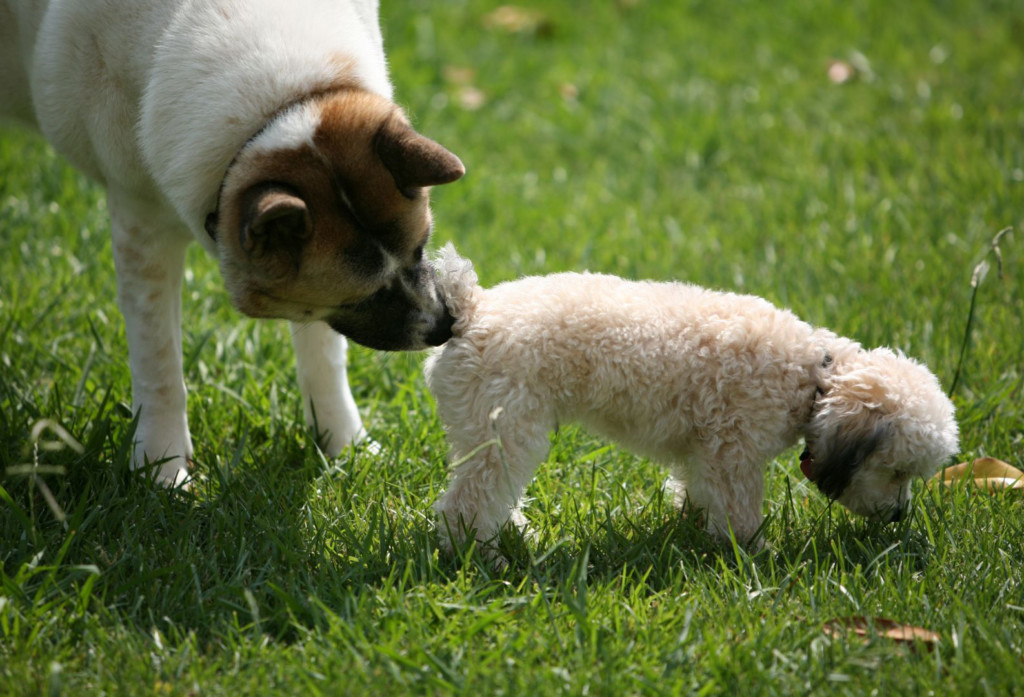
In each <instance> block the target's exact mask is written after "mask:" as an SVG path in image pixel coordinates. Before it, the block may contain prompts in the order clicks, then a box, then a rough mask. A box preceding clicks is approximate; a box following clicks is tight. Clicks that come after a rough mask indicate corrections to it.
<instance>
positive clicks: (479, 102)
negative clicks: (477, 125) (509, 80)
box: [459, 85, 487, 111]
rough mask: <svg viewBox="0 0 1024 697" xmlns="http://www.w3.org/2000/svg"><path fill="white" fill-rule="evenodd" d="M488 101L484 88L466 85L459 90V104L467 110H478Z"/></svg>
mask: <svg viewBox="0 0 1024 697" xmlns="http://www.w3.org/2000/svg"><path fill="white" fill-rule="evenodd" d="M486 101H487V96H486V95H485V94H484V93H483V91H482V90H479V89H477V88H476V87H473V86H472V85H466V86H464V87H462V88H461V89H460V90H459V105H460V106H461V107H462V108H463V109H465V110H466V111H476V110H477V109H479V108H480V107H482V106H483V105H484V103H485V102H486Z"/></svg>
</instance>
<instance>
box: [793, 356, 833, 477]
mask: <svg viewBox="0 0 1024 697" xmlns="http://www.w3.org/2000/svg"><path fill="white" fill-rule="evenodd" d="M821 367H822V368H823V369H825V370H828V369H829V368H831V367H832V354H831V353H829V352H828V349H825V356H824V357H823V358H822V359H821ZM824 394H825V388H824V387H822V386H821V385H818V386H817V387H815V388H814V403H813V404H812V405H811V412H812V413H813V412H814V409H815V407H816V406H817V403H818V399H819V398H820V397H822V396H824ZM800 471H801V472H803V473H804V476H805V477H807V479H808V480H810V481H812V482H813V481H814V480H815V478H816V477H817V476H818V475H817V473H816V472H815V471H814V455H812V454H811V449H810V448H808V447H807V446H806V445H805V446H804V450H803V452H802V453H800Z"/></svg>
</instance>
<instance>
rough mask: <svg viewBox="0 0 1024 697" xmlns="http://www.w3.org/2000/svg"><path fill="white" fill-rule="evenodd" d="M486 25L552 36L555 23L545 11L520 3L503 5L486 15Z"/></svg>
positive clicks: (514, 31) (516, 32) (490, 27)
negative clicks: (522, 5) (520, 5)
mask: <svg viewBox="0 0 1024 697" xmlns="http://www.w3.org/2000/svg"><path fill="white" fill-rule="evenodd" d="M484 26H485V27H487V28H488V29H500V30H503V31H507V32H509V33H510V34H536V35H537V36H551V34H552V33H553V32H554V25H553V24H552V23H551V20H550V19H548V18H547V17H546V16H545V15H544V13H543V12H541V11H539V10H531V9H528V8H525V7H519V6H518V5H502V6H500V7H498V8H497V9H495V10H494V11H493V12H491V13H489V14H487V15H485V16H484Z"/></svg>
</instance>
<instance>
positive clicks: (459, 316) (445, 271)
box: [434, 242, 483, 336]
mask: <svg viewBox="0 0 1024 697" xmlns="http://www.w3.org/2000/svg"><path fill="white" fill-rule="evenodd" d="M434 271H435V273H436V275H437V290H438V292H439V293H440V294H441V298H442V300H444V304H445V306H446V307H447V308H448V311H449V312H450V313H451V314H452V317H454V318H455V324H454V326H453V327H452V333H454V334H455V336H462V334H463V333H464V332H465V330H466V328H467V327H468V326H469V325H470V324H472V322H473V315H474V312H475V311H476V307H477V304H478V303H479V301H480V295H481V293H482V292H483V291H482V290H481V288H480V285H479V283H478V282H477V277H476V271H474V270H473V262H471V261H470V260H469V259H466V258H465V257H461V256H459V253H458V252H456V251H455V245H453V244H452V243H451V242H449V243H448V244H446V245H445V246H444V247H443V248H442V249H441V251H440V252H438V253H437V256H436V257H434Z"/></svg>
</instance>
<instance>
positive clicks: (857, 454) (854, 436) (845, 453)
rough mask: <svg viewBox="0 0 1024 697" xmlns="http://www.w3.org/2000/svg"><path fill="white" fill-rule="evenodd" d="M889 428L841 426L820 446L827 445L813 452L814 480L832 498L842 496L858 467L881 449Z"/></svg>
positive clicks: (879, 426)
mask: <svg viewBox="0 0 1024 697" xmlns="http://www.w3.org/2000/svg"><path fill="white" fill-rule="evenodd" d="M888 431H889V429H887V428H886V427H885V426H882V425H877V426H874V427H867V428H865V429H861V430H846V429H842V428H839V429H836V431H835V433H833V435H832V437H831V438H827V439H824V440H823V441H821V442H820V443H819V446H824V448H823V450H822V452H816V453H814V465H813V468H814V478H813V481H814V484H815V485H816V486H817V487H818V489H819V490H820V491H821V493H823V494H824V495H825V496H827V497H828V498H829V499H837V498H839V497H840V496H841V495H842V493H843V491H845V490H846V487H847V486H849V484H850V480H851V479H853V475H854V473H855V472H856V471H857V468H858V467H860V466H861V465H862V464H864V461H865V460H867V459H868V458H869V457H871V455H872V453H874V452H875V451H876V450H877V449H878V446H879V445H881V443H882V441H883V440H884V439H885V438H886V437H887V436H888Z"/></svg>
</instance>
